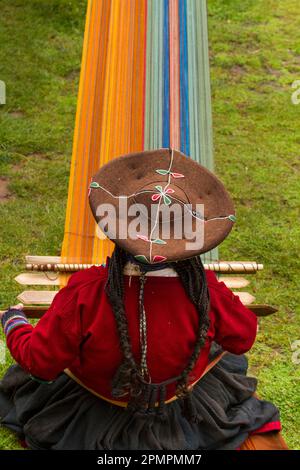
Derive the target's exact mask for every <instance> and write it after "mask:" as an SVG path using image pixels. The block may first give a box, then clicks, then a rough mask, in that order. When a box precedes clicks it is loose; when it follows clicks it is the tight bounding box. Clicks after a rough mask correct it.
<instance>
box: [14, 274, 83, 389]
mask: <svg viewBox="0 0 300 470" xmlns="http://www.w3.org/2000/svg"><path fill="white" fill-rule="evenodd" d="M79 285H80V272H76V273H74V274H73V275H72V276H71V277H70V279H69V281H68V284H67V285H66V286H65V287H63V288H62V289H60V290H59V291H58V293H57V294H56V296H55V297H54V299H53V302H52V304H51V306H50V307H49V309H48V310H47V312H46V313H45V314H44V315H43V317H42V318H41V319H40V320H39V322H38V324H37V325H36V326H35V328H33V326H32V325H30V324H27V325H20V326H18V327H16V328H15V329H14V330H13V331H11V333H10V334H9V335H8V337H7V346H8V348H9V350H10V352H11V355H12V356H13V358H14V359H15V360H16V361H17V362H18V363H19V364H20V365H21V366H22V367H23V368H24V369H25V370H26V371H27V372H28V373H29V374H31V375H33V376H36V377H38V378H41V379H43V380H54V379H55V378H56V377H57V376H58V375H59V374H60V373H61V372H62V371H63V370H64V369H65V368H66V367H67V366H68V365H70V364H71V363H72V362H73V360H74V359H75V358H76V357H77V355H78V353H79V346H80V342H81V320H80V306H79V305H78V303H77V298H78V292H79Z"/></svg>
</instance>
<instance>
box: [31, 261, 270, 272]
mask: <svg viewBox="0 0 300 470" xmlns="http://www.w3.org/2000/svg"><path fill="white" fill-rule="evenodd" d="M91 266H101V264H82V263H78V264H77V263H47V264H42V263H35V264H33V263H27V264H26V269H27V270H28V271H58V272H75V271H80V270H83V269H88V268H90V267H91ZM204 268H205V269H208V270H210V271H215V272H220V273H227V274H229V273H235V274H238V273H239V274H241V273H244V274H245V273H249V274H251V273H255V272H257V271H260V270H262V269H263V264H259V263H256V262H255V261H247V262H241V261H221V262H213V263H205V264H204Z"/></svg>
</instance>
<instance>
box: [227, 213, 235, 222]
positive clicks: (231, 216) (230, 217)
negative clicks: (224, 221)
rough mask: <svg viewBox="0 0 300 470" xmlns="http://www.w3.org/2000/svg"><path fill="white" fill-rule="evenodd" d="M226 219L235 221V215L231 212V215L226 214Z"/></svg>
mask: <svg viewBox="0 0 300 470" xmlns="http://www.w3.org/2000/svg"><path fill="white" fill-rule="evenodd" d="M228 219H229V220H231V222H235V221H236V216H235V215H232V214H231V215H229V216H228Z"/></svg>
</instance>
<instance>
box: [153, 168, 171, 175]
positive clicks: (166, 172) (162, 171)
mask: <svg viewBox="0 0 300 470" xmlns="http://www.w3.org/2000/svg"><path fill="white" fill-rule="evenodd" d="M155 171H156V173H159V174H160V175H167V174H168V173H169V170H161V169H159V170H155Z"/></svg>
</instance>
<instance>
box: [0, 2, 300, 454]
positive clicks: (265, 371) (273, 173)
mask: <svg viewBox="0 0 300 470" xmlns="http://www.w3.org/2000/svg"><path fill="white" fill-rule="evenodd" d="M85 8H86V2H85V1H82V0H81V1H80V0H72V1H71V0H69V1H66V0H51V1H50V0H49V1H47V0H35V1H33V0H30V1H27V2H26V1H25V0H2V2H1V20H2V21H1V27H0V43H1V48H0V80H4V81H5V82H6V86H7V104H6V105H5V106H1V107H0V119H1V122H0V176H1V177H5V178H7V182H8V189H9V191H10V193H11V196H10V198H8V199H7V200H6V201H4V202H2V203H0V220H1V221H2V224H1V228H0V260H1V264H0V280H1V287H0V309H1V308H2V307H3V308H4V307H6V306H7V305H9V304H12V303H14V302H15V299H16V295H17V294H18V293H19V292H20V291H21V289H20V286H19V285H18V284H17V283H16V282H15V281H14V280H13V278H14V276H15V275H16V274H18V273H20V272H22V271H23V270H24V256H25V255H26V254H36V255H45V254H49V255H59V254H60V249H61V243H62V239H63V230H64V219H65V208H66V198H67V189H68V177H69V169H70V157H71V149H72V139H73V129H74V120H75V109H76V99H77V89H78V78H79V70H80V60H81V49H82V38H83V29H84V17H85ZM208 9H209V35H210V54H211V78H212V101H213V122H214V146H215V161H216V165H215V166H216V173H217V174H218V175H219V176H220V177H221V178H222V180H223V181H224V183H225V184H226V186H227V187H228V189H229V190H230V192H231V194H232V195H233V197H234V200H235V203H236V206H237V216H238V220H237V223H236V226H235V229H234V230H233V232H232V233H231V235H230V237H229V238H228V239H227V240H226V241H225V242H224V243H223V244H222V246H221V248H220V253H221V257H222V259H235V260H246V259H249V260H256V261H258V262H262V263H264V265H265V269H264V271H262V272H261V273H259V274H258V275H257V276H253V277H251V276H249V279H250V280H251V288H250V289H249V290H250V292H251V293H254V295H255V296H256V299H257V302H262V303H264V302H266V303H270V304H272V305H277V306H278V307H279V312H278V313H277V314H276V315H274V316H272V317H269V318H265V319H263V320H261V321H260V331H259V334H258V337H257V341H256V344H255V346H254V348H253V350H252V351H251V354H250V355H249V358H250V372H251V373H252V374H253V375H255V376H257V377H258V379H259V387H258V390H259V394H260V395H261V396H262V397H264V398H265V399H267V400H272V401H273V402H274V403H275V404H276V405H278V406H279V408H280V411H281V417H282V421H283V426H284V436H285V438H286V440H287V442H288V444H289V446H290V447H291V448H293V449H299V448H300V431H299V423H300V392H299V380H300V365H295V364H293V363H292V360H291V355H292V351H291V343H292V342H293V341H295V340H299V339H300V332H299V325H300V311H299V303H300V302H299V301H300V294H299V289H298V283H297V280H298V273H299V268H300V262H299V256H298V253H297V249H298V247H299V241H300V240H299V239H300V236H299V229H298V221H299V191H300V180H299V168H300V164H299V142H300V137H299V133H298V126H299V119H300V106H298V107H297V106H295V105H292V103H291V93H292V88H291V84H292V83H293V81H294V80H296V79H300V46H299V44H300V30H299V16H300V12H299V5H298V1H297V0H285V1H284V2H282V1H279V0H244V1H243V2H240V1H238V0H227V1H226V0H209V1H208ZM10 363H11V358H10V357H7V361H6V363H5V364H2V365H0V376H1V375H2V374H3V373H4V371H5V370H6V368H7V366H8V365H9V364H10ZM15 448H20V447H19V445H18V443H17V441H16V440H15V438H14V437H13V435H12V434H11V433H9V432H8V431H6V430H4V429H1V430H0V449H15Z"/></svg>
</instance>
